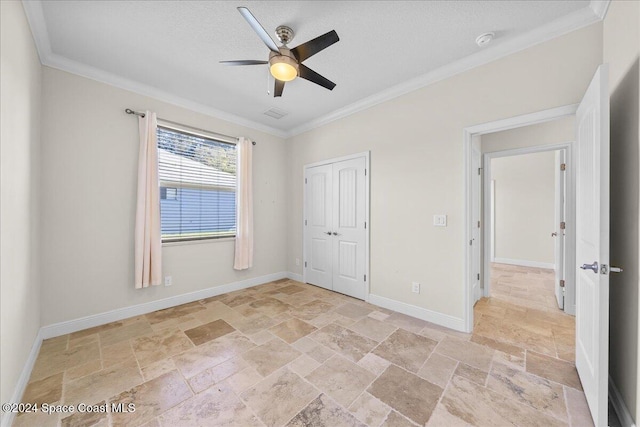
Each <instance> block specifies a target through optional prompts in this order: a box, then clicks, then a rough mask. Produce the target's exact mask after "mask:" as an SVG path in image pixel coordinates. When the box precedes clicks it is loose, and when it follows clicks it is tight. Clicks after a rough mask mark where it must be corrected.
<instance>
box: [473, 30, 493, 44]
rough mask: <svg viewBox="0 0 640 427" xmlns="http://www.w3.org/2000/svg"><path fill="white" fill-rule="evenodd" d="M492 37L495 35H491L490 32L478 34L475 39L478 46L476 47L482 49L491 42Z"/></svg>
mask: <svg viewBox="0 0 640 427" xmlns="http://www.w3.org/2000/svg"><path fill="white" fill-rule="evenodd" d="M494 36H495V33H491V32H489V33H484V34H480V35H479V36H478V37H477V38H476V43H477V44H478V46H480V47H484V46H486V45H488V44H489V43H490V42H491V40H493V37H494Z"/></svg>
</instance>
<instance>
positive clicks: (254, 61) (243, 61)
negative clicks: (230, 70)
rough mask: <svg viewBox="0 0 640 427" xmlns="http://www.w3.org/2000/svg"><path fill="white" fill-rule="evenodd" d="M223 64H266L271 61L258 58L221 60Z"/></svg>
mask: <svg viewBox="0 0 640 427" xmlns="http://www.w3.org/2000/svg"><path fill="white" fill-rule="evenodd" d="M220 63H221V64H222V65H264V64H268V63H269V61H259V60H257V59H239V60H236V61H220Z"/></svg>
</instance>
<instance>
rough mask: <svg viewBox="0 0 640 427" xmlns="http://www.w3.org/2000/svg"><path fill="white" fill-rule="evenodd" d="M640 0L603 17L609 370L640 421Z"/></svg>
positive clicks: (617, 4)
mask: <svg viewBox="0 0 640 427" xmlns="http://www.w3.org/2000/svg"><path fill="white" fill-rule="evenodd" d="M639 27H640V3H638V2H636V1H613V2H612V3H611V5H610V7H609V11H608V13H607V17H606V19H605V21H604V33H603V34H604V37H603V38H604V46H603V53H604V61H605V62H608V63H609V67H610V68H609V85H610V88H609V90H610V94H611V104H610V105H611V264H612V265H620V266H623V267H624V272H623V273H622V274H613V275H611V287H610V289H611V291H610V301H611V303H610V327H609V331H610V337H609V343H610V350H609V374H610V375H611V378H612V379H613V382H614V383H615V384H616V387H617V388H618V390H619V391H620V393H621V395H622V397H623V399H624V401H625V404H626V406H627V408H628V409H629V411H630V412H631V415H632V417H633V418H634V419H635V421H636V424H637V423H638V415H639V414H640V402H639V399H638V390H640V384H639V383H638V381H639V378H638V354H639V352H638V345H639V344H640V340H638V332H639V330H640V328H639V327H638V306H639V304H638V296H639V295H638V286H639V285H640V281H639V279H638V277H639V275H640V270H639V267H638V266H639V265H640V256H639V253H640V248H639V243H638V242H639V236H640V230H639V228H638V223H639V213H638V212H639V209H638V203H639V192H640V177H639V174H638V170H639V169H640V168H639V165H640V155H639V153H640V149H639V146H640V141H639V139H638V126H639V120H638V117H639V116H640V109H639V107H638V98H639V74H640V73H639V72H638V57H639V55H640V32H639V30H638V28H639Z"/></svg>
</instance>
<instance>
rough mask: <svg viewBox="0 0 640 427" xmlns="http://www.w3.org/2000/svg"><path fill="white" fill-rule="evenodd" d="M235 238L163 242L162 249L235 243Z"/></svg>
mask: <svg viewBox="0 0 640 427" xmlns="http://www.w3.org/2000/svg"><path fill="white" fill-rule="evenodd" d="M235 240H236V238H235V237H222V238H220V239H200V240H178V241H175V242H162V247H165V246H167V247H171V246H187V245H203V244H207V243H222V242H235Z"/></svg>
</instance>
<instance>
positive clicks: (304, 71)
mask: <svg viewBox="0 0 640 427" xmlns="http://www.w3.org/2000/svg"><path fill="white" fill-rule="evenodd" d="M299 67H300V68H299V70H300V77H302V78H303V79H305V80H309V81H310V82H313V83H315V84H317V85H320V86H322V87H324V88H327V89H329V90H333V88H334V87H336V84H335V83H334V82H332V81H331V80H329V79H327V78H326V77H322V76H321V75H320V74H318V73H316V72H315V71H313V70H312V69H311V68H309V67H307V66H306V65H304V64H300V65H299Z"/></svg>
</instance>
